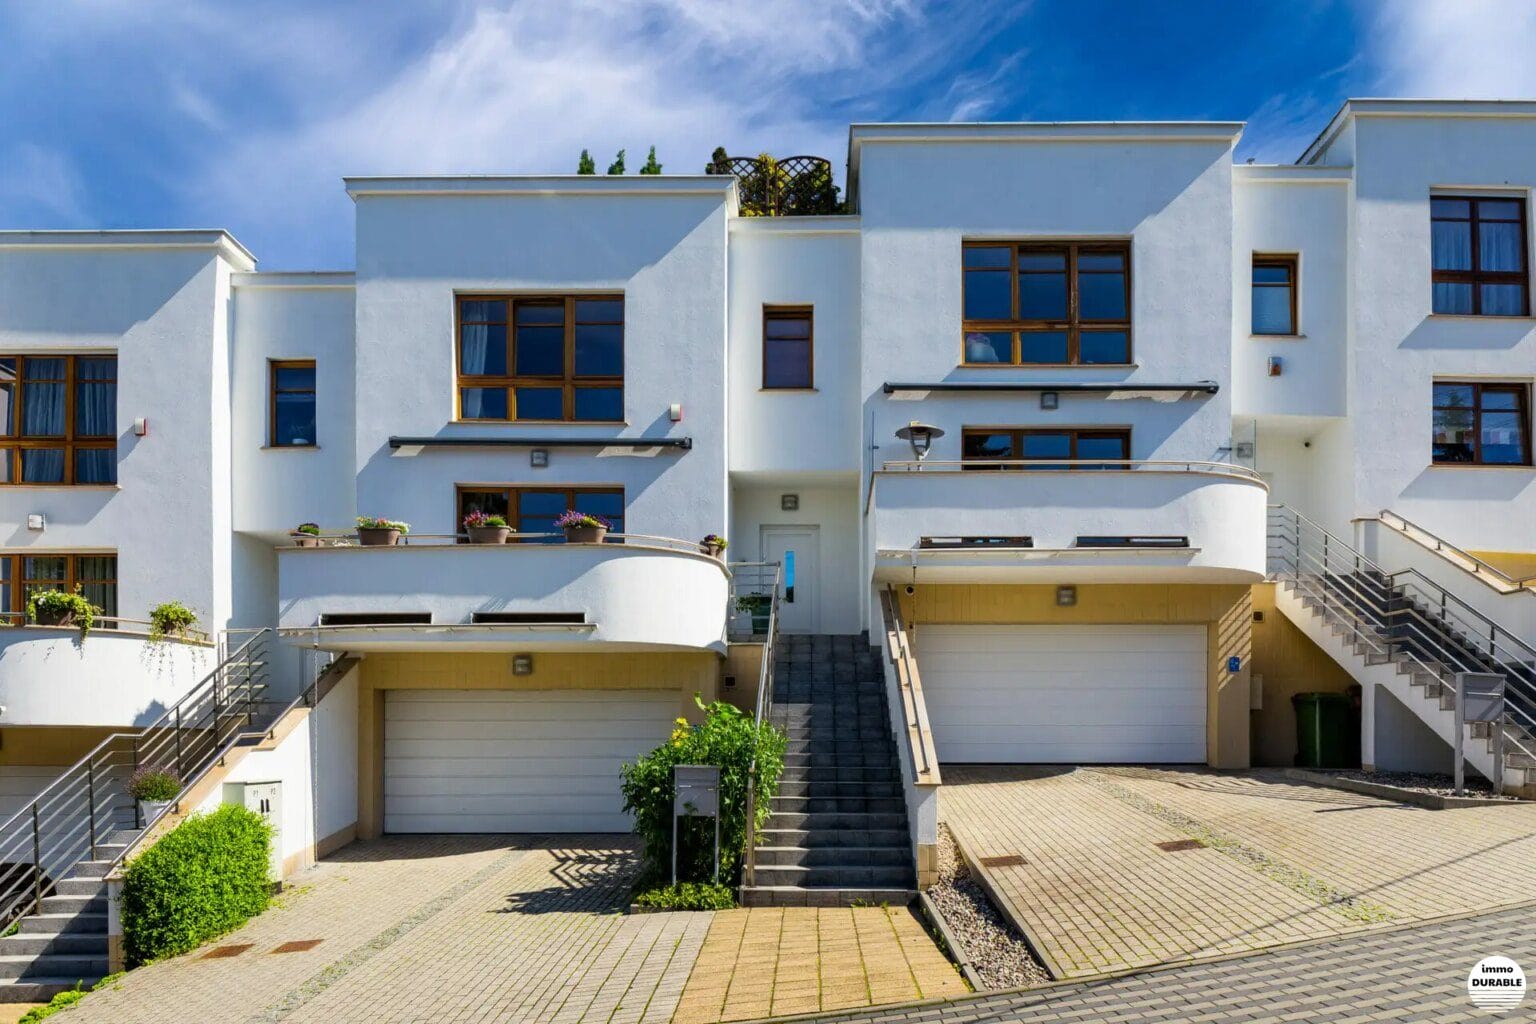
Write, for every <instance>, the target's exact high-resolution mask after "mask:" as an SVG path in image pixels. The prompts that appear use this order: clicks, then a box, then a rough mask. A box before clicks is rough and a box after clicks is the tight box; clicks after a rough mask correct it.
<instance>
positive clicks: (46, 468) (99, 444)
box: [0, 355, 117, 484]
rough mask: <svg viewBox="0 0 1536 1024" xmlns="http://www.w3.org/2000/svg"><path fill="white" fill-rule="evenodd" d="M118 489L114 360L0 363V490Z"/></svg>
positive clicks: (14, 359) (39, 358)
mask: <svg viewBox="0 0 1536 1024" xmlns="http://www.w3.org/2000/svg"><path fill="white" fill-rule="evenodd" d="M116 482H117V357H116V356H98V355H79V356H52V355H5V356H0V483H4V484H114V483H116Z"/></svg>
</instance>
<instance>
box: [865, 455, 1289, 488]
mask: <svg viewBox="0 0 1536 1024" xmlns="http://www.w3.org/2000/svg"><path fill="white" fill-rule="evenodd" d="M982 469H1020V470H1035V471H1041V470H1046V471H1057V470H1060V471H1066V470H1078V471H1083V470H1087V471H1093V470H1098V471H1101V472H1110V473H1200V474H1208V475H1213V476H1229V477H1233V478H1234V479H1238V480H1245V481H1248V482H1250V483H1256V484H1263V483H1264V478H1263V477H1262V476H1260V475H1259V474H1258V473H1257V472H1256V471H1254V470H1252V469H1249V468H1248V467H1247V466H1239V465H1235V464H1233V463H1231V462H1213V461H1208V460H1201V459H906V460H894V461H891V462H885V463H882V464H881V469H880V472H885V473H957V472H975V471H977V470H982Z"/></svg>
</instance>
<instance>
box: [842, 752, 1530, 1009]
mask: <svg viewBox="0 0 1536 1024" xmlns="http://www.w3.org/2000/svg"><path fill="white" fill-rule="evenodd" d="M946 781H947V777H946ZM1494 954H1498V955H1502V956H1507V957H1510V958H1512V959H1513V960H1515V961H1516V962H1517V963H1519V964H1520V965H1521V966H1523V967H1524V968H1525V971H1526V977H1527V978H1529V977H1530V976H1531V974H1532V972H1533V970H1536V908H1532V907H1526V908H1522V909H1519V910H1506V911H1501V912H1498V913H1493V914H1489V915H1486V916H1482V917H1475V918H1464V919H1461V920H1457V921H1449V922H1440V923H1434V924H1423V925H1417V926H1413V927H1409V928H1397V929H1391V930H1386V931H1383V930H1375V931H1370V932H1365V933H1363V934H1356V935H1350V936H1346V937H1343V938H1338V939H1332V940H1328V941H1324V942H1319V943H1314V944H1310V945H1307V946H1303V947H1298V948H1292V949H1282V950H1276V951H1274V952H1271V953H1261V954H1257V955H1253V956H1245V957H1241V958H1235V959H1228V960H1222V961H1218V962H1215V963H1206V964H1196V965H1192V966H1183V967H1176V968H1171V969H1167V970H1156V971H1145V972H1142V973H1139V974H1133V975H1130V976H1126V977H1119V978H1110V979H1105V980H1100V981H1093V982H1081V983H1069V984H1064V985H1053V986H1050V987H1048V988H1043V989H1035V990H1033V991H1028V992H1017V993H1007V994H1001V995H991V996H978V997H974V998H968V999H960V1000H955V1001H953V1002H948V1003H942V1004H938V1005H929V1006H925V1007H890V1008H886V1009H884V1010H879V1011H873V1012H865V1013H851V1014H838V1015H834V1016H828V1017H823V1018H819V1019H820V1020H822V1021H825V1022H826V1024H833V1022H839V1024H875V1022H877V1021H878V1022H898V1021H899V1022H901V1024H980V1022H983V1021H987V1022H994V1024H1004V1022H1009V1021H1017V1022H1021V1024H1023V1022H1035V1021H1039V1022H1046V1021H1052V1022H1067V1021H1077V1022H1088V1021H1092V1022H1096V1024H1172V1022H1211V1024H1226V1022H1228V1021H1242V1022H1244V1024H1298V1022H1302V1024H1311V1022H1313V1021H1328V1022H1330V1024H1367V1022H1371V1024H1374V1022H1378V1021H1382V1022H1385V1021H1403V1022H1410V1021H1426V1022H1427V1021H1433V1022H1435V1024H1458V1022H1461V1021H1511V1022H1513V1021H1531V1020H1536V997H1531V996H1528V997H1527V998H1526V1002H1525V1005H1524V1006H1522V1007H1521V1008H1520V1009H1519V1010H1517V1011H1515V1012H1513V1013H1503V1014H1492V1013H1489V1012H1488V1011H1486V1010H1478V1009H1476V1008H1474V1007H1473V1006H1472V1004H1471V1002H1470V1001H1468V999H1467V974H1468V972H1470V971H1471V969H1472V965H1473V964H1474V963H1476V962H1477V961H1478V960H1479V959H1481V958H1482V957H1484V956H1490V955H1494Z"/></svg>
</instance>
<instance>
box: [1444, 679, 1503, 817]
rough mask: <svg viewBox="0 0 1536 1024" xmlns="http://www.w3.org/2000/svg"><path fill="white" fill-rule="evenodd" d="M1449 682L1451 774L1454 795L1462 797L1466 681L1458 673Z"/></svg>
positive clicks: (1463, 788)
mask: <svg viewBox="0 0 1536 1024" xmlns="http://www.w3.org/2000/svg"><path fill="white" fill-rule="evenodd" d="M1451 680H1452V682H1451V685H1452V686H1454V687H1455V690H1454V692H1455V694H1456V736H1455V742H1454V743H1453V744H1452V745H1451V748H1452V750H1453V751H1454V754H1453V756H1454V757H1455V758H1456V765H1455V769H1454V771H1453V773H1452V774H1453V775H1454V777H1455V782H1456V795H1457V796H1464V795H1465V792H1466V782H1467V780H1466V769H1465V768H1463V767H1462V763H1461V762H1462V757H1463V744H1464V742H1465V741H1464V737H1463V736H1462V733H1463V732H1465V731H1466V727H1467V724H1466V723H1467V708H1466V698H1467V695H1466V692H1465V690H1466V687H1465V683H1466V679H1465V677H1464V676H1462V674H1461V673H1460V672H1454V673H1452V674H1451ZM1498 774H1500V775H1502V774H1503V771H1502V770H1501V771H1500V772H1499V773H1498Z"/></svg>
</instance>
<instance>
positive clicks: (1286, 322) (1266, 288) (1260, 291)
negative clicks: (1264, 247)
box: [1252, 255, 1298, 335]
mask: <svg viewBox="0 0 1536 1024" xmlns="http://www.w3.org/2000/svg"><path fill="white" fill-rule="evenodd" d="M1296 270H1297V265H1296V257H1295V256H1259V255H1255V256H1254V257H1253V288H1252V293H1253V312H1252V321H1253V323H1252V333H1254V334H1279V335H1294V334H1297V333H1298V329H1297V327H1296V284H1297V275H1296Z"/></svg>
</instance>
